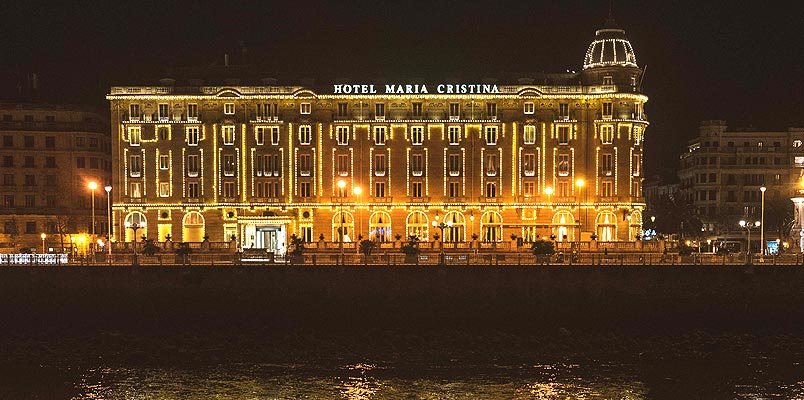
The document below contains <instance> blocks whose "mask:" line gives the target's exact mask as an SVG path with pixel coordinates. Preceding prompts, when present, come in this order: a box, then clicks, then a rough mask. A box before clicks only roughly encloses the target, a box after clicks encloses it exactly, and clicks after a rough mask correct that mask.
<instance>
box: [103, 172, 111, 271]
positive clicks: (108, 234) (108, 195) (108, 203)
mask: <svg viewBox="0 0 804 400" xmlns="http://www.w3.org/2000/svg"><path fill="white" fill-rule="evenodd" d="M103 189H104V190H106V214H107V219H108V220H109V226H107V227H106V238H107V239H108V241H109V243H107V245H108V246H109V263H111V262H112V187H111V186H106V187H104V188H103Z"/></svg>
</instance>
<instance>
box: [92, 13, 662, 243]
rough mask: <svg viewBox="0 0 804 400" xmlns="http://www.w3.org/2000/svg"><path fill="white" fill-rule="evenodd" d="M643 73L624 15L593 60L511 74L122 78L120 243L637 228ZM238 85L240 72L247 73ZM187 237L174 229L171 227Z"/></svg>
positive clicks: (117, 99) (118, 95) (503, 235)
mask: <svg viewBox="0 0 804 400" xmlns="http://www.w3.org/2000/svg"><path fill="white" fill-rule="evenodd" d="M641 78H642V70H641V69H640V68H639V67H638V65H637V64H636V57H635V55H634V51H633V49H632V48H631V44H630V43H629V42H628V40H627V38H626V36H625V31H624V30H622V29H619V28H617V27H616V26H615V25H614V23H613V21H611V20H609V21H607V23H606V27H605V28H603V29H600V30H598V31H597V32H596V36H595V38H594V40H593V42H592V43H591V44H590V45H589V48H588V51H587V53H586V57H585V60H584V66H583V70H582V71H580V72H578V73H576V72H567V73H560V74H543V75H539V76H536V77H531V78H522V79H519V80H517V81H516V82H515V83H511V84H506V83H503V82H497V81H493V80H484V81H482V82H477V83H476V82H365V83H364V82H359V83H355V82H346V81H343V82H334V83H333V84H331V85H328V86H323V87H322V86H314V85H311V84H307V83H309V82H307V83H303V84H302V85H298V86H293V85H279V84H277V83H276V81H275V80H273V79H264V80H262V81H261V82H260V84H257V85H241V84H240V83H239V82H234V81H229V82H227V84H221V85H217V84H216V85H205V84H204V82H200V81H194V80H190V81H188V84H187V85H183V84H177V81H176V80H173V79H164V80H162V81H161V82H160V84H159V85H154V86H119V87H112V88H111V93H110V94H109V95H108V96H107V99H108V100H109V101H110V104H111V119H112V138H113V149H112V150H113V154H112V157H113V159H114V160H115V166H114V168H113V186H114V189H113V190H112V195H113V206H112V208H113V218H114V225H115V235H114V236H115V237H116V240H118V241H120V240H125V241H132V240H133V235H134V234H135V231H134V230H133V229H126V228H125V226H126V225H129V226H132V225H135V224H136V225H137V226H143V225H144V228H142V229H140V230H139V231H138V233H137V235H138V236H139V235H140V234H143V233H144V234H145V235H146V236H147V237H148V238H151V239H157V240H159V241H164V240H166V239H167V238H168V237H170V238H171V240H172V241H174V242H179V241H181V242H199V241H202V240H205V239H208V240H210V241H218V242H221V241H227V242H228V241H232V240H234V241H236V242H237V245H238V247H243V248H251V247H254V248H265V249H269V250H272V251H277V252H280V253H281V252H283V251H284V250H285V249H286V248H287V245H288V242H289V238H290V236H291V235H294V234H295V235H297V236H299V237H301V238H303V239H304V240H306V241H308V242H317V241H320V240H323V241H326V242H338V241H341V240H344V241H356V240H358V239H359V238H360V237H362V238H364V239H366V238H369V239H372V240H380V241H393V240H396V238H397V237H402V238H405V237H407V236H410V235H415V236H418V237H419V238H420V239H421V240H429V241H432V240H436V237H440V238H441V239H440V240H443V241H448V242H465V241H471V240H473V237H474V236H475V235H476V236H477V240H479V241H488V242H499V241H504V240H505V241H507V240H510V239H509V238H511V237H512V235H515V236H516V237H517V238H521V239H523V241H525V242H528V241H532V240H536V239H537V238H539V237H543V238H546V237H550V236H551V235H555V240H557V241H578V240H590V239H596V240H599V241H633V240H636V239H637V237H638V236H639V235H640V233H641V228H642V226H641V225H642V210H643V209H644V199H643V197H642V193H641V186H642V180H643V171H642V145H643V140H644V135H645V130H646V128H647V126H648V122H647V117H646V115H645V113H644V111H643V110H644V105H645V103H646V102H647V100H648V98H647V97H646V96H645V95H644V94H643V93H641V89H640V83H641ZM235 83H236V84H235ZM168 235H170V236H168Z"/></svg>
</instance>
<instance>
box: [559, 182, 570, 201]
mask: <svg viewBox="0 0 804 400" xmlns="http://www.w3.org/2000/svg"><path fill="white" fill-rule="evenodd" d="M569 193H570V191H569V182H558V197H567V196H569Z"/></svg>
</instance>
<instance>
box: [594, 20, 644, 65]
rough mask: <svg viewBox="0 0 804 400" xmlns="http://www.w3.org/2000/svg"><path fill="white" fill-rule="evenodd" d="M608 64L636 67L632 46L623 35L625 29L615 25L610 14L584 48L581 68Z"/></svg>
mask: <svg viewBox="0 0 804 400" xmlns="http://www.w3.org/2000/svg"><path fill="white" fill-rule="evenodd" d="M610 66H624V67H638V66H637V63H636V54H634V48H633V47H631V42H629V41H628V38H626V37H625V30H624V29H620V28H619V27H617V24H616V23H615V22H614V18H612V17H611V15H609V18H608V19H606V23H605V25H604V27H603V29H598V30H597V31H596V32H595V40H594V41H593V42H592V43H591V44H590V45H589V49H588V50H586V57H584V61H583V69H588V68H595V67H610Z"/></svg>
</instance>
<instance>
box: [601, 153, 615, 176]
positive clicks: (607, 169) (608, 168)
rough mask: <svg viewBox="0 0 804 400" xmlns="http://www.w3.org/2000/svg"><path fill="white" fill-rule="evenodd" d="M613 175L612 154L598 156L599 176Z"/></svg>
mask: <svg viewBox="0 0 804 400" xmlns="http://www.w3.org/2000/svg"><path fill="white" fill-rule="evenodd" d="M613 173H614V154H601V155H600V175H602V176H612V174H613Z"/></svg>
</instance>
